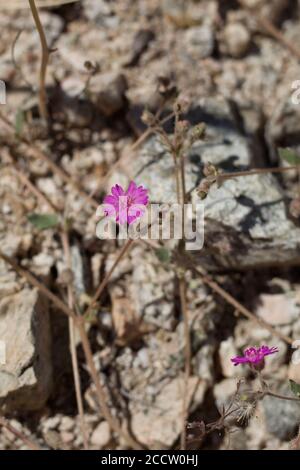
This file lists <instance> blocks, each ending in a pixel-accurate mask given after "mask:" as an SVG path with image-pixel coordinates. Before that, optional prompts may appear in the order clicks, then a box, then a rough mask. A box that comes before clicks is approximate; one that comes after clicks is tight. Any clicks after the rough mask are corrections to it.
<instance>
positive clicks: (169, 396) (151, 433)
mask: <svg viewBox="0 0 300 470" xmlns="http://www.w3.org/2000/svg"><path fill="white" fill-rule="evenodd" d="M182 387H183V381H182V379H181V378H180V377H177V378H175V379H173V380H171V381H170V382H169V383H167V384H166V385H165V386H164V387H163V388H162V389H161V390H160V391H159V392H158V393H157V394H156V396H155V400H154V403H153V405H152V406H151V407H149V409H148V410H147V411H145V410H139V409H137V407H135V408H134V409H133V410H132V412H131V413H132V422H131V425H132V431H133V432H134V434H135V435H136V436H139V439H140V440H141V442H142V443H143V444H145V445H147V446H149V447H150V448H153V447H154V446H155V444H156V443H157V441H158V442H160V443H161V444H163V446H164V448H169V447H171V446H172V445H173V444H174V442H175V441H176V439H178V437H179V436H180V432H181V429H182V425H181V420H180V419H179V417H180V416H181V413H182V399H183V395H182ZM205 391H206V383H205V381H201V380H200V381H199V380H198V378H197V377H190V378H189V383H188V398H187V401H188V404H189V405H190V410H191V411H194V410H195V408H196V407H197V405H198V406H199V405H200V404H201V403H202V401H203V399H204V394H205Z"/></svg>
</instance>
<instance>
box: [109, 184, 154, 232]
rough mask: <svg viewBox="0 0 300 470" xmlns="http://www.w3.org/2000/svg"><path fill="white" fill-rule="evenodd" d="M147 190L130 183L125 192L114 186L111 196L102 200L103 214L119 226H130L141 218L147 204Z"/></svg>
mask: <svg viewBox="0 0 300 470" xmlns="http://www.w3.org/2000/svg"><path fill="white" fill-rule="evenodd" d="M148 200H149V198H148V190H147V189H145V188H144V187H143V186H137V185H136V184H135V182H134V181H131V183H130V184H129V187H128V189H127V191H124V189H123V188H122V186H120V185H119V184H116V185H115V186H113V187H112V188H111V194H109V195H108V196H105V198H104V201H103V203H104V214H105V215H106V216H110V217H114V218H115V219H116V221H117V222H119V224H122V225H123V224H125V223H126V222H127V223H128V224H129V225H130V224H132V223H133V222H134V221H135V220H137V219H139V218H140V217H142V215H143V214H144V212H145V207H146V205H147V204H148Z"/></svg>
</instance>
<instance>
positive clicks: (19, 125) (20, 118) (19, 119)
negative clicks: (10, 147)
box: [15, 109, 25, 136]
mask: <svg viewBox="0 0 300 470" xmlns="http://www.w3.org/2000/svg"><path fill="white" fill-rule="evenodd" d="M24 122H25V114H24V111H23V110H22V109H19V110H18V112H17V114H16V120H15V131H16V134H17V135H18V136H19V135H21V134H22V130H23V126H24Z"/></svg>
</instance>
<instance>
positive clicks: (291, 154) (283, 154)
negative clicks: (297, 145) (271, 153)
mask: <svg viewBox="0 0 300 470" xmlns="http://www.w3.org/2000/svg"><path fill="white" fill-rule="evenodd" d="M278 152H279V156H280V158H282V159H283V160H284V161H286V162H287V163H289V164H290V165H300V156H299V155H297V154H296V152H295V151H294V150H292V149H289V148H280V149H278Z"/></svg>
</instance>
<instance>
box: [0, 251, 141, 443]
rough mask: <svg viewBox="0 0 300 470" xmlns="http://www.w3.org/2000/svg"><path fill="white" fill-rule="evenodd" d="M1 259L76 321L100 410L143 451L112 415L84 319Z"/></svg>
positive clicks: (111, 423)
mask: <svg viewBox="0 0 300 470" xmlns="http://www.w3.org/2000/svg"><path fill="white" fill-rule="evenodd" d="M0 258H2V259H3V260H4V261H5V262H6V263H8V264H9V265H10V266H11V267H12V268H13V269H14V270H15V271H16V272H17V273H18V274H20V276H22V277H23V278H25V279H26V280H27V281H28V282H29V283H30V284H31V285H32V286H33V287H37V288H38V289H39V290H40V291H41V292H42V293H43V294H44V295H45V296H46V297H47V298H48V299H49V300H50V301H51V302H53V303H54V305H56V306H57V307H58V308H59V309H60V310H62V312H63V313H65V314H66V315H67V316H68V317H72V318H73V319H74V323H75V325H76V327H77V328H78V331H79V334H80V339H81V342H82V346H83V350H84V354H85V358H86V362H87V365H88V367H89V372H90V375H91V379H92V380H93V382H94V384H95V386H96V391H97V398H98V403H99V407H100V409H101V410H102V412H103V416H104V417H105V419H106V420H107V421H108V423H109V424H110V426H111V428H112V429H113V431H114V432H115V433H116V434H118V435H121V436H123V438H124V439H125V440H126V442H128V444H129V445H130V446H131V447H132V448H133V449H137V450H140V449H142V448H143V447H142V446H141V445H140V444H139V443H138V442H137V441H136V440H135V439H134V438H133V437H132V436H131V435H129V434H128V433H127V432H126V431H123V429H122V428H121V427H120V425H119V422H118V420H116V418H114V417H113V416H112V415H111V413H110V410H109V408H108V406H107V404H106V397H105V393H104V390H103V388H102V385H101V383H100V380H99V378H98V373H97V370H96V367H95V364H94V359H93V354H92V351H91V347H90V344H89V339H88V336H87V334H86V331H85V327H84V321H83V318H82V317H78V316H77V315H76V314H75V312H73V311H72V310H71V309H70V308H69V307H68V306H67V305H66V304H65V303H64V302H62V301H61V300H60V299H59V297H57V296H56V295H55V294H53V293H52V292H51V291H50V290H49V289H48V288H47V287H45V286H44V285H43V284H41V283H40V282H39V281H38V280H37V279H36V278H35V277H34V276H33V275H32V274H31V273H30V272H29V271H27V270H25V269H23V268H21V267H20V266H19V265H18V264H17V263H16V262H15V261H14V260H12V259H11V258H9V257H8V256H6V255H4V253H2V251H1V250H0Z"/></svg>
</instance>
